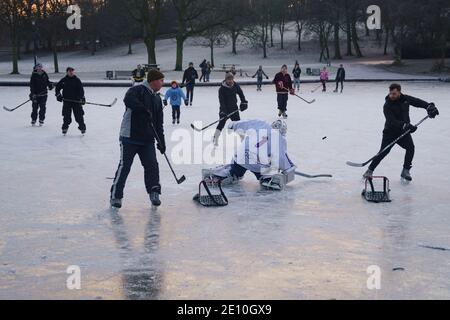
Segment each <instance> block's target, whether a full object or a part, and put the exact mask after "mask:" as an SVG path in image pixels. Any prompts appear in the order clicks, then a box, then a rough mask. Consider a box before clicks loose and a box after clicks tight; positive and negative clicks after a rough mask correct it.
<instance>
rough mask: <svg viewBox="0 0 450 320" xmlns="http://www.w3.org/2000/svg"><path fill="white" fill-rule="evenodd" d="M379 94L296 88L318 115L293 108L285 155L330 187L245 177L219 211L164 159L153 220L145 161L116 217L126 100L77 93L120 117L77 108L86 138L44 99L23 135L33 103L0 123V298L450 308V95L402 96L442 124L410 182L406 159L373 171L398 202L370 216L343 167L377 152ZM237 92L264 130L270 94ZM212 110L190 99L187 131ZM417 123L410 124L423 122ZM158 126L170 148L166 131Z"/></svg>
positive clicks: (421, 86)
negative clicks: (113, 192)
mask: <svg viewBox="0 0 450 320" xmlns="http://www.w3.org/2000/svg"><path fill="white" fill-rule="evenodd" d="M387 86H388V83H375V84H374V83H368V84H354V83H352V84H350V83H349V84H347V87H346V91H345V93H344V94H343V95H339V94H333V93H331V92H329V93H326V94H322V93H317V94H315V95H312V94H311V93H310V90H311V88H312V87H313V85H305V86H304V87H303V93H304V95H305V97H307V98H312V97H313V96H314V97H315V98H316V99H317V102H316V103H315V104H314V105H311V106H308V105H306V104H304V103H302V102H301V101H300V100H297V99H295V98H291V100H290V103H289V116H290V118H289V120H288V125H289V132H288V148H289V153H290V156H291V158H292V159H293V160H294V161H295V162H296V164H297V165H298V167H299V169H300V170H301V171H304V172H307V173H332V174H333V175H334V178H333V179H331V180H329V179H323V180H320V179H319V180H306V179H297V180H296V181H295V182H294V183H292V184H291V185H289V187H288V188H287V190H285V191H283V192H277V193H271V192H264V191H260V188H259V185H258V183H257V181H255V180H254V177H253V176H251V175H248V176H246V178H245V179H244V181H243V182H242V184H241V185H238V186H234V187H232V188H229V189H227V190H226V193H227V195H228V196H229V199H230V205H229V206H228V207H224V208H217V209H207V208H203V207H199V206H198V205H196V204H195V203H194V202H193V201H192V197H193V195H194V194H195V193H196V189H197V185H198V182H199V181H200V171H201V169H202V168H203V167H205V166H203V165H201V164H195V165H186V164H183V165H176V166H175V169H176V171H177V172H178V173H179V174H185V175H186V176H187V181H186V183H185V184H183V185H181V186H178V185H176V184H175V183H174V181H173V178H172V176H171V174H170V171H169V169H168V167H167V165H166V164H165V163H164V161H163V158H162V157H160V158H159V160H160V166H161V171H162V172H161V177H162V185H163V196H162V201H163V206H162V207H161V208H160V209H158V210H157V211H152V210H151V209H150V206H149V201H148V197H147V195H146V193H145V188H144V184H143V169H142V168H141V166H140V164H139V161H138V159H136V163H135V166H134V167H133V170H132V172H131V175H130V178H129V181H128V184H127V187H126V191H125V192H126V194H125V199H124V208H123V209H122V210H120V211H119V212H118V213H115V212H113V211H111V210H110V209H109V207H108V196H109V188H110V184H111V181H110V180H107V179H106V178H107V177H111V176H113V175H114V172H115V169H116V166H117V164H118V159H119V147H118V131H119V125H120V121H121V117H122V114H123V109H124V107H123V104H122V103H121V100H122V99H123V96H124V94H125V91H126V88H115V89H112V88H87V89H86V92H87V94H86V96H87V98H88V99H91V100H96V101H101V102H109V101H110V100H112V99H113V98H114V97H117V98H119V103H118V104H117V105H116V106H114V107H113V108H112V109H104V108H98V107H86V122H87V126H88V133H87V135H86V136H85V137H83V138H82V137H80V134H79V132H77V130H76V125H74V124H73V125H72V126H71V128H70V131H69V135H68V136H67V137H62V136H61V134H60V126H61V107H60V105H59V104H58V103H57V102H56V101H55V99H54V98H53V97H51V98H50V99H49V104H48V117H47V121H46V125H45V127H42V128H32V127H31V126H29V113H30V106H29V105H28V106H26V107H24V108H22V109H19V110H17V111H16V112H14V113H7V112H5V111H3V110H1V112H0V137H1V139H0V181H1V183H0V194H1V195H2V197H1V199H2V200H1V202H0V212H1V214H0V298H8V299H9V298H32V299H38V298H45V299H47V298H48V299H56V298H64V299H76V298H86V299H116V298H117V299H122V298H125V299H152V298H156V299H196V298H207V299H222V298H238V299H245V298H255V299H259V298H261V299H314V298H319V299H350V298H356V299H385V298H387V299H391V298H399V299H409V298H423V299H432V298H437V299H449V298H450V280H449V279H450V271H449V270H450V251H449V250H450V237H449V234H450V216H449V210H448V208H449V206H450V198H449V191H448V186H449V185H450V178H449V175H448V172H450V160H449V145H450V126H449V121H450V116H449V114H450V113H449V112H448V110H449V106H448V101H450V90H449V89H450V87H449V84H446V83H438V82H437V83H429V82H426V83H425V82H423V83H422V82H420V83H404V91H405V92H406V93H410V94H413V95H416V96H419V97H421V98H423V99H426V100H430V101H434V102H435V103H436V104H437V106H438V107H439V108H440V111H441V116H439V117H438V119H436V120H429V121H426V122H425V123H424V124H423V126H422V127H420V129H419V130H418V132H417V133H416V134H415V143H416V149H417V154H416V158H415V166H414V168H413V170H412V174H413V178H414V181H413V183H411V184H409V185H405V184H403V183H402V182H401V181H400V177H399V174H400V171H401V165H402V159H403V155H404V153H403V151H402V150H401V149H400V148H396V149H394V150H393V151H392V153H391V155H390V156H389V158H387V159H386V160H385V161H384V162H383V163H382V165H381V166H380V167H379V170H378V171H377V173H379V174H382V175H386V176H388V177H389V178H390V179H391V189H392V194H391V195H392V198H393V202H392V203H390V204H372V203H368V202H365V201H364V200H363V199H362V198H361V196H360V193H361V190H362V188H363V182H362V180H361V175H362V173H363V169H355V168H350V167H348V166H346V165H345V162H346V161H347V160H352V161H364V160H366V159H367V158H369V157H370V156H372V154H373V153H374V152H376V151H377V149H378V147H379V144H380V137H381V130H382V127H383V123H384V118H383V114H382V109H381V107H382V104H383V100H384V97H385V95H386V88H387ZM244 90H245V93H246V95H247V97H248V100H249V102H250V109H249V110H248V112H246V113H245V114H244V115H243V118H245V119H254V118H257V119H263V120H267V121H272V120H273V119H274V115H275V114H276V110H275V95H274V89H273V88H272V86H270V87H269V86H266V87H264V91H263V92H262V93H257V92H256V88H254V87H245V88H244ZM26 96H27V89H26V88H5V87H2V88H0V97H1V104H2V105H14V104H16V103H19V102H21V101H22V100H24V99H23V98H24V97H26ZM217 109H218V106H217V88H198V89H197V91H196V102H195V106H194V107H193V108H192V109H186V108H183V110H182V125H181V128H183V129H185V130H190V129H189V124H190V123H191V122H193V121H196V120H204V121H205V122H209V121H213V120H215V119H216V117H217V115H216V114H217ZM411 114H412V119H413V120H414V121H415V120H417V121H418V120H420V119H421V118H423V117H424V115H425V112H424V111H423V110H420V109H415V108H413V109H412V112H411ZM169 118H170V114H169V110H166V120H168V119H169ZM167 122H168V121H166V132H167V139H168V141H170V137H171V136H172V133H173V132H175V131H174V130H175V128H174V127H173V126H172V125H171V124H168V123H167ZM325 136H326V137H327V139H325V140H322V138H323V137H325ZM209 139H210V137H208V136H206V137H205V140H209ZM174 144H175V143H174V142H168V147H169V150H171V149H172V147H173V146H174ZM205 147H206V144H205ZM226 160H228V159H226ZM427 247H437V248H442V249H447V251H446V250H439V249H431V248H427ZM69 265H78V266H79V267H80V268H81V273H82V274H81V275H82V288H81V290H75V291H71V290H68V289H67V288H66V279H67V277H68V275H67V274H66V269H67V267H68V266H69ZM371 265H378V266H379V267H380V268H381V271H382V275H381V285H382V287H381V290H374V291H371V290H368V289H367V286H366V281H367V278H368V275H367V273H366V270H367V268H368V267H369V266H371ZM399 268H400V269H399ZM394 269H395V270H396V271H394Z"/></svg>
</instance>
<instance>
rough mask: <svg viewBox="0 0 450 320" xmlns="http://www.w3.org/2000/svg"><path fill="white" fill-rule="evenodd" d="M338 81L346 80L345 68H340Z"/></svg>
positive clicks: (337, 75) (337, 76)
mask: <svg viewBox="0 0 450 320" xmlns="http://www.w3.org/2000/svg"><path fill="white" fill-rule="evenodd" d="M336 81H345V69H344V68H339V69H338V71H337V74H336Z"/></svg>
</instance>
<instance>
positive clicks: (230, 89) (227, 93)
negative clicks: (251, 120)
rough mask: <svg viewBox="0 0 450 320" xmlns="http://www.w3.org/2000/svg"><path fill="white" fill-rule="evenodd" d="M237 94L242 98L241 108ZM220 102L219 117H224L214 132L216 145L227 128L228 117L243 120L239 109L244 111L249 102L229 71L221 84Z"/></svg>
mask: <svg viewBox="0 0 450 320" xmlns="http://www.w3.org/2000/svg"><path fill="white" fill-rule="evenodd" d="M237 96H239V99H240V100H241V104H240V106H239V108H238V104H237ZM219 102H220V111H219V118H220V119H222V121H220V122H219V125H218V126H217V129H216V132H215V133H214V138H213V143H214V145H215V146H218V145H219V138H220V134H221V133H222V130H223V128H225V125H226V123H227V121H228V119H231V120H232V121H239V120H241V117H240V115H239V111H240V112H244V111H245V110H247V109H248V102H247V99H246V98H245V95H244V92H243V91H242V89H241V87H240V86H239V84H237V83H236V82H235V81H234V76H233V74H231V73H227V74H226V75H225V81H223V82H222V85H221V86H220V89H219ZM233 112H235V113H233Z"/></svg>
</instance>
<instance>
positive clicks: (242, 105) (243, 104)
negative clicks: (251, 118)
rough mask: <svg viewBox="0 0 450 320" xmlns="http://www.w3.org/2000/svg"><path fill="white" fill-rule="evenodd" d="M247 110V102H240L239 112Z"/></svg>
mask: <svg viewBox="0 0 450 320" xmlns="http://www.w3.org/2000/svg"><path fill="white" fill-rule="evenodd" d="M247 109H248V102H242V103H241V105H240V106H239V110H241V112H244V111H245V110H247Z"/></svg>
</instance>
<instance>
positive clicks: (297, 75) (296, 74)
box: [292, 68, 302, 79]
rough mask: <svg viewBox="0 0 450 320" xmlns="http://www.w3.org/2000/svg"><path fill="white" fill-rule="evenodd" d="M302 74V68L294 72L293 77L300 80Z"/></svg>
mask: <svg viewBox="0 0 450 320" xmlns="http://www.w3.org/2000/svg"><path fill="white" fill-rule="evenodd" d="M301 74H302V69H300V68H298V69H294V70H292V75H293V76H294V78H295V79H298V78H300V75H301Z"/></svg>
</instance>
